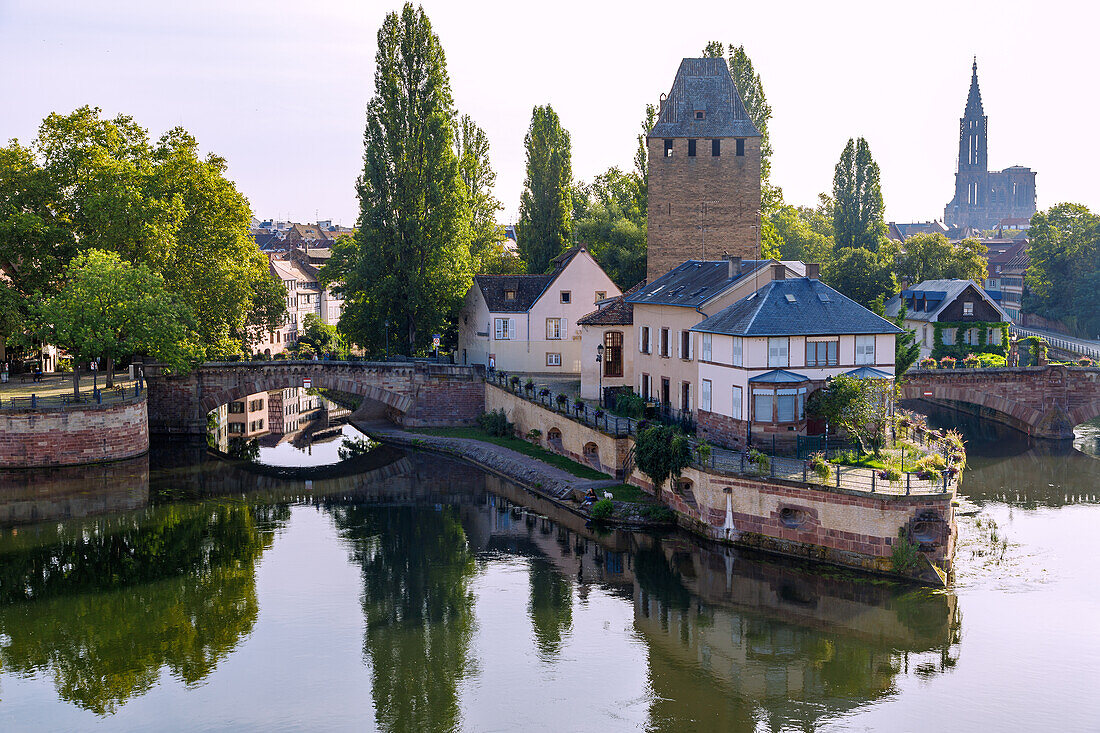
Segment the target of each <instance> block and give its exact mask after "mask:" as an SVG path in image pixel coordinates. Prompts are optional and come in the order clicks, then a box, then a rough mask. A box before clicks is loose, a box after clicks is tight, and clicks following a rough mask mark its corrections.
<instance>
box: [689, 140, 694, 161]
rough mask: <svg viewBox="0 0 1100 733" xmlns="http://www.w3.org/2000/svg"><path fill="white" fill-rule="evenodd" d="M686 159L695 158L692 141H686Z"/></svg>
mask: <svg viewBox="0 0 1100 733" xmlns="http://www.w3.org/2000/svg"><path fill="white" fill-rule="evenodd" d="M688 157H689V158H694V157H695V141H694V140H688Z"/></svg>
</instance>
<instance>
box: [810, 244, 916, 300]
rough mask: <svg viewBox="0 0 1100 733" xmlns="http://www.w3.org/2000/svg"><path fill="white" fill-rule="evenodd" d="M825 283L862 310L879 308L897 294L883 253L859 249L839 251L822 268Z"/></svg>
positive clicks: (889, 263)
mask: <svg viewBox="0 0 1100 733" xmlns="http://www.w3.org/2000/svg"><path fill="white" fill-rule="evenodd" d="M822 270H823V272H822V277H823V279H824V280H825V282H826V283H827V284H829V285H831V286H832V287H834V288H836V289H837V290H839V291H840V292H842V293H844V294H845V295H847V296H848V297H849V298H851V299H852V300H854V301H856V302H857V303H859V304H860V305H862V306H863V307H865V308H870V309H871V310H876V304H877V305H878V309H877V310H879V311H881V304H882V302H883V301H884V300H886V299H887V298H890V297H891V296H893V295H894V293H896V292H897V291H898V284H897V280H895V279H894V273H893V263H892V262H891V261H890V259H889V257H888V256H886V254H885V253H880V252H874V251H872V250H869V249H864V248H862V247H856V248H854V249H842V250H838V251H837V253H836V255H835V256H834V257H833V259H832V260H831V261H829V262H827V263H825V266H824V267H823V268H822Z"/></svg>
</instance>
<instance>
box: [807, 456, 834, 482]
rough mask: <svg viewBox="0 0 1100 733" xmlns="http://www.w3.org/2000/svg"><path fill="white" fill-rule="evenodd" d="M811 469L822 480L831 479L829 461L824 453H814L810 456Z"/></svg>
mask: <svg viewBox="0 0 1100 733" xmlns="http://www.w3.org/2000/svg"><path fill="white" fill-rule="evenodd" d="M810 470H811V471H813V472H814V475H816V476H817V477H818V478H819V479H821V480H822V481H828V480H829V474H830V468H829V462H828V461H827V460H825V454H824V453H814V454H813V455H812V456H810Z"/></svg>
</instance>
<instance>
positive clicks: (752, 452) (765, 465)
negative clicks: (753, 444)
mask: <svg viewBox="0 0 1100 733" xmlns="http://www.w3.org/2000/svg"><path fill="white" fill-rule="evenodd" d="M749 462H750V463H752V464H753V465H755V466H756V470H757V472H759V473H767V472H768V470H769V469H770V468H771V466H772V462H771V459H769V458H768V455H767V454H766V453H764V452H762V451H758V450H756V449H755V448H749Z"/></svg>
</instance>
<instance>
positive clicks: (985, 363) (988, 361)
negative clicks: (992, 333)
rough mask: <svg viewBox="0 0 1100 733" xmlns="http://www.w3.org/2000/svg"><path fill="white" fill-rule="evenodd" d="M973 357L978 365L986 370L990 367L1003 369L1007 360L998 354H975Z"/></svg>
mask: <svg viewBox="0 0 1100 733" xmlns="http://www.w3.org/2000/svg"><path fill="white" fill-rule="evenodd" d="M974 356H975V358H977V360H978V363H979V364H980V365H981V366H982V367H983V368H986V369H988V368H990V367H1003V366H1005V365H1006V364H1008V360H1007V359H1005V358H1004V357H1003V356H1001V355H1000V354H975V355H974Z"/></svg>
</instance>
